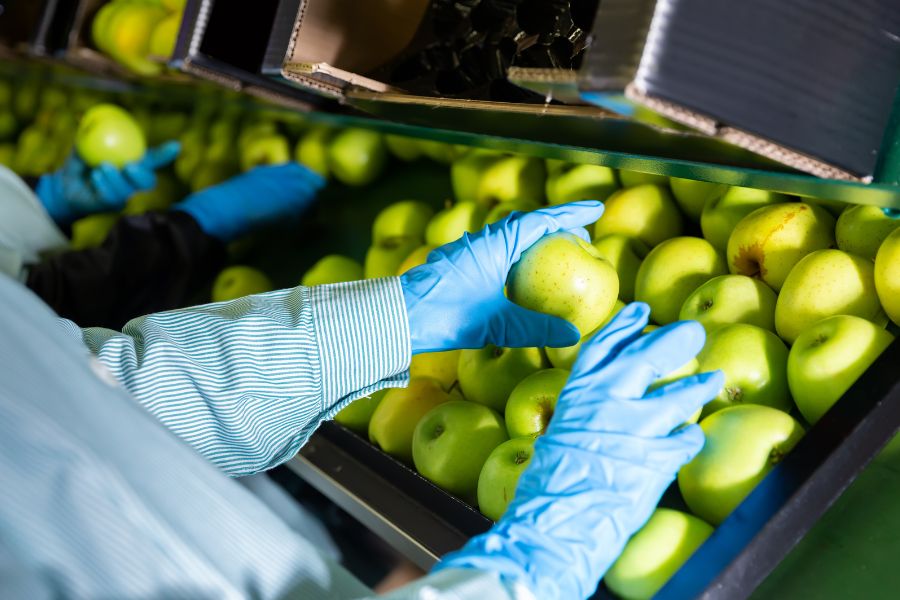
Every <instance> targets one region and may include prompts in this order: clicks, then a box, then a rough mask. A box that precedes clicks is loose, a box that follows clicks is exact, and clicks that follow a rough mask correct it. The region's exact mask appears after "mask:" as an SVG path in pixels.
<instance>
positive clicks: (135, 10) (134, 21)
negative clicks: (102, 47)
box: [103, 2, 168, 61]
mask: <svg viewBox="0 0 900 600" xmlns="http://www.w3.org/2000/svg"><path fill="white" fill-rule="evenodd" d="M120 4H121V7H120V8H118V9H117V10H115V11H113V12H112V14H111V15H110V16H109V20H108V22H107V23H105V25H104V26H103V35H104V36H105V38H106V40H105V41H106V51H107V52H108V53H109V54H110V55H111V56H112V57H113V58H115V59H116V60H119V61H127V60H128V59H138V60H140V59H144V58H145V57H146V56H147V52H148V49H149V45H150V37H151V36H152V35H153V29H154V28H155V27H156V25H157V24H158V23H159V22H160V21H162V20H163V19H165V18H166V16H167V15H168V13H167V11H166V10H165V9H164V8H163V7H162V6H160V5H159V4H154V3H152V2H127V3H120Z"/></svg>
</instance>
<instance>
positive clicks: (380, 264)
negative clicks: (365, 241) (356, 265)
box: [363, 237, 419, 279]
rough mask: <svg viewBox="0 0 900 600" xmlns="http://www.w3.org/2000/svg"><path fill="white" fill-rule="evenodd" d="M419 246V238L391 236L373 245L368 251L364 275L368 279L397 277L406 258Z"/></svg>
mask: <svg viewBox="0 0 900 600" xmlns="http://www.w3.org/2000/svg"><path fill="white" fill-rule="evenodd" d="M418 246H419V241H418V240H416V239H413V238H402V237H400V238H390V239H387V240H385V241H383V242H381V243H380V244H376V245H374V246H371V247H370V248H369V250H368V252H366V262H365V264H364V265H363V276H364V277H365V278H366V279H373V278H376V277H395V276H396V275H397V271H398V269H399V268H400V265H401V264H402V263H403V261H404V259H406V257H407V256H409V255H410V253H411V252H412V251H413V250H415V249H416V248H417V247H418Z"/></svg>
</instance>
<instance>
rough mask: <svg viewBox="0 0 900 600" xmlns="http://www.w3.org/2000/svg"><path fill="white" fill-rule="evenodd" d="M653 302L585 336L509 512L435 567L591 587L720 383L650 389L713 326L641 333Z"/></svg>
mask: <svg viewBox="0 0 900 600" xmlns="http://www.w3.org/2000/svg"><path fill="white" fill-rule="evenodd" d="M649 313H650V311H649V308H648V307H647V305H645V304H641V303H633V304H631V305H629V306H627V307H625V308H624V309H622V311H621V312H619V314H618V315H617V316H616V317H615V318H614V319H613V320H612V321H611V322H610V324H609V325H607V326H606V327H605V328H604V329H603V330H601V331H600V332H599V333H598V334H597V335H595V336H594V337H593V338H591V339H590V340H589V341H588V342H586V343H585V344H584V345H583V346H582V349H581V354H580V355H579V357H578V360H577V361H576V362H575V365H574V367H573V369H572V374H571V376H570V378H569V381H568V383H567V384H566V387H565V388H564V389H563V391H562V393H561V394H560V396H559V399H558V401H557V403H556V410H555V411H554V414H553V418H552V419H551V420H550V424H549V426H548V427H547V431H546V433H545V434H544V435H543V436H541V437H539V438H538V439H537V441H536V442H535V446H534V454H533V456H532V459H531V463H530V464H529V465H528V467H527V468H526V469H525V471H524V472H523V473H522V476H521V478H520V479H519V484H518V488H517V489H516V495H515V498H514V499H513V501H512V503H511V504H510V506H509V509H508V510H507V512H506V514H504V515H503V517H502V518H501V519H500V521H498V522H497V524H496V525H495V526H494V527H493V528H492V529H491V530H490V531H488V532H487V533H485V534H484V535H480V536H477V537H475V538H472V539H471V540H470V541H469V542H468V543H467V544H466V545H465V546H464V547H463V548H462V550H460V551H458V552H455V553H453V554H450V555H448V556H447V557H445V558H444V560H442V561H441V562H440V563H438V565H437V566H436V569H449V568H474V569H480V570H484V571H494V572H496V573H499V574H500V576H501V577H502V578H503V579H504V581H505V582H507V583H508V584H509V585H511V586H515V585H524V586H525V587H526V588H528V589H530V591H531V592H532V593H533V594H534V595H535V596H536V597H537V598H540V599H541V600H554V599H557V598H558V599H562V600H574V599H576V598H587V597H589V596H590V595H591V594H593V592H594V590H595V589H596V586H597V584H598V582H599V581H600V578H601V576H602V575H603V574H604V573H605V572H606V570H607V569H608V568H609V567H610V566H611V565H612V563H613V562H614V561H615V559H616V558H617V557H618V555H619V554H620V553H621V551H622V549H623V548H624V546H625V543H626V542H627V541H628V538H629V537H630V536H631V535H632V534H633V533H634V532H635V531H637V530H638V529H639V528H640V527H641V526H642V525H643V524H644V522H646V520H647V519H648V518H649V517H650V515H651V513H652V512H653V510H654V508H655V507H656V504H657V502H658V501H659V499H660V497H661V496H662V494H663V492H664V491H665V490H666V488H667V487H668V486H669V484H670V483H671V482H672V480H673V479H674V477H675V475H676V473H677V472H678V469H679V468H680V467H681V465H683V464H684V463H686V462H688V461H689V460H690V459H691V458H693V457H694V456H695V455H696V454H697V452H699V451H700V449H701V448H702V446H703V433H702V431H701V430H700V428H699V427H698V426H697V425H689V426H686V427H679V426H680V424H682V423H684V421H685V420H686V419H687V418H688V417H689V416H690V415H691V414H693V413H694V412H695V411H696V410H697V409H698V408H699V407H700V406H702V405H703V404H705V403H706V402H708V401H709V400H711V399H712V398H713V397H714V396H715V395H716V394H717V393H718V391H719V390H720V389H721V387H722V386H723V385H724V376H723V375H722V373H721V372H718V371H717V372H713V373H701V374H699V375H694V376H691V377H687V378H684V379H682V380H676V381H674V382H672V383H669V384H666V385H664V386H662V387H660V388H658V389H656V390H654V391H652V392H649V393H648V392H647V387H648V386H649V385H650V384H651V383H653V381H654V380H656V379H658V378H659V377H661V376H663V375H666V374H667V373H670V372H672V371H674V370H675V369H677V368H679V367H681V366H682V365H684V364H685V363H687V362H688V361H689V360H690V359H691V357H693V356H694V355H695V354H697V352H699V351H700V349H701V347H702V346H703V342H704V337H705V335H704V331H703V327H701V326H700V325H699V324H698V323H696V322H679V323H673V324H671V325H668V326H666V327H663V328H660V329H657V330H655V331H653V332H652V333H649V334H647V335H645V336H643V337H641V329H643V328H644V326H645V325H646V324H647V318H648V316H649Z"/></svg>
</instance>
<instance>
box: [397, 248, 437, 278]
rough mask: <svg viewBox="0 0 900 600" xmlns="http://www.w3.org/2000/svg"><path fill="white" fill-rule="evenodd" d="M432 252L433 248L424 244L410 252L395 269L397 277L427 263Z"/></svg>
mask: <svg viewBox="0 0 900 600" xmlns="http://www.w3.org/2000/svg"><path fill="white" fill-rule="evenodd" d="M432 250H434V246H429V245H427V244H426V245H424V246H419V247H418V248H416V249H415V250H413V251H412V252H410V253H409V256H407V257H406V258H404V259H403V262H402V263H400V266H399V267H397V275H403V274H404V273H406V272H407V271H409V270H410V269H412V268H413V267H418V266H419V265H424V264H425V263H426V262H427V261H428V255H429V254H431V251H432Z"/></svg>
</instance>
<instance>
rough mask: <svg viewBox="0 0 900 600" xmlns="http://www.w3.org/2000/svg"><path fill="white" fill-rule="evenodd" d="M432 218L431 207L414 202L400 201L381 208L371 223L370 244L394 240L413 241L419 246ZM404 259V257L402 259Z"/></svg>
mask: <svg viewBox="0 0 900 600" xmlns="http://www.w3.org/2000/svg"><path fill="white" fill-rule="evenodd" d="M433 216H434V211H433V210H431V207H430V206H428V205H427V204H425V203H423V202H418V201H416V200H402V201H400V202H394V203H393V204H390V205H388V206H386V207H385V208H383V209H382V210H381V212H379V213H378V216H376V217H375V221H374V223H372V243H374V244H381V243H383V242H386V241H388V240H392V239H395V238H407V239H413V240H415V241H416V242H418V243H419V244H421V243H422V239H423V238H424V237H425V228H426V227H427V226H428V223H429V221H430V220H431V219H432V217H433ZM404 258H406V257H404Z"/></svg>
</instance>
